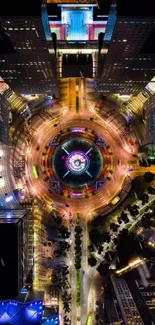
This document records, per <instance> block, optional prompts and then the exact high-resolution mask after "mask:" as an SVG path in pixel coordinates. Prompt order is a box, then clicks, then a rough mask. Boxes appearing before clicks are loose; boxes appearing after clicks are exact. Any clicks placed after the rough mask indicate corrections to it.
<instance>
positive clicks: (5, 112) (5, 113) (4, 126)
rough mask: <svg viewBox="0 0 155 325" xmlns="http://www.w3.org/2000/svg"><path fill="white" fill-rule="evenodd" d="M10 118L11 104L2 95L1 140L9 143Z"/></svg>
mask: <svg viewBox="0 0 155 325" xmlns="http://www.w3.org/2000/svg"><path fill="white" fill-rule="evenodd" d="M8 119H9V104H8V102H7V100H6V99H5V98H4V97H3V96H2V95H0V142H1V143H2V144H8Z"/></svg>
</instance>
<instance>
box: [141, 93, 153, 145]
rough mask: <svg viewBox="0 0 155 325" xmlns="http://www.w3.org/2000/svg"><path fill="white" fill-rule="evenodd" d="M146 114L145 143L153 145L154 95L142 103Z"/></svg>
mask: <svg viewBox="0 0 155 325" xmlns="http://www.w3.org/2000/svg"><path fill="white" fill-rule="evenodd" d="M144 109H145V114H146V144H147V145H154V146H155V95H153V96H151V97H150V98H149V99H148V100H147V101H146V103H145V105H144Z"/></svg>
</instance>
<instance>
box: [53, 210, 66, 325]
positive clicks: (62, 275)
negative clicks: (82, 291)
mask: <svg viewBox="0 0 155 325" xmlns="http://www.w3.org/2000/svg"><path fill="white" fill-rule="evenodd" d="M52 221H54V223H55V227H56V232H57V236H58V247H57V249H55V251H54V255H55V256H56V257H60V256H62V257H67V253H68V250H69V248H70V245H69V243H68V241H69V238H70V231H69V230H68V227H67V226H65V225H63V220H62V218H61V217H60V216H59V215H56V214H52ZM66 261H67V260H66V259H65V260H64V263H63V264H64V265H63V266H62V267H61V268H59V269H56V270H55V271H54V273H53V274H52V277H51V282H52V283H53V284H56V285H57V286H58V288H59V290H60V291H61V292H62V302H63V309H64V313H65V315H64V325H71V320H70V317H69V313H70V302H71V294H70V282H69V267H68V266H67V265H65V264H66Z"/></svg>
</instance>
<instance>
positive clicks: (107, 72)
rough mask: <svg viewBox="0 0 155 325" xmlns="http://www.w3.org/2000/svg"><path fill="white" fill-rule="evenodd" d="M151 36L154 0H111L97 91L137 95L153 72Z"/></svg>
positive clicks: (154, 22) (154, 52) (154, 49)
mask: <svg viewBox="0 0 155 325" xmlns="http://www.w3.org/2000/svg"><path fill="white" fill-rule="evenodd" d="M148 2H149V4H148ZM154 37H155V4H154V2H152V1H151V0H149V1H147V2H144V1H143V3H142V4H141V1H139V0H138V1H136V4H135V3H134V2H131V1H130V0H127V1H126V2H125V6H124V3H123V1H122V0H118V1H117V3H116V1H113V3H112V6H111V10H110V14H109V19H108V23H107V28H106V32H105V35H104V39H103V47H102V50H101V54H100V56H99V66H98V68H99V69H98V90H99V92H101V93H120V94H137V93H138V92H139V91H140V90H142V89H143V88H144V87H145V85H146V84H147V83H148V82H149V81H150V80H151V79H152V78H153V76H154V75H155V46H154ZM104 48H107V54H106V55H103V54H102V51H103V49H104Z"/></svg>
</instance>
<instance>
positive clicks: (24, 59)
mask: <svg viewBox="0 0 155 325" xmlns="http://www.w3.org/2000/svg"><path fill="white" fill-rule="evenodd" d="M16 2H17V1H15V2H12V3H10V5H8V3H7V2H5V1H3V3H1V5H0V71H1V77H2V78H3V79H4V81H6V82H7V84H8V85H9V86H10V87H11V89H12V90H13V91H15V92H16V93H19V94H21V93H22V94H26V93H32V94H33V93H47V94H53V93H55V89H56V57H55V52H54V50H53V41H52V36H51V33H50V28H49V26H48V16H47V15H46V6H45V5H44V4H41V1H33V6H31V5H30V4H29V3H28V2H26V1H24V2H21V3H18V5H17V3H16Z"/></svg>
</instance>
